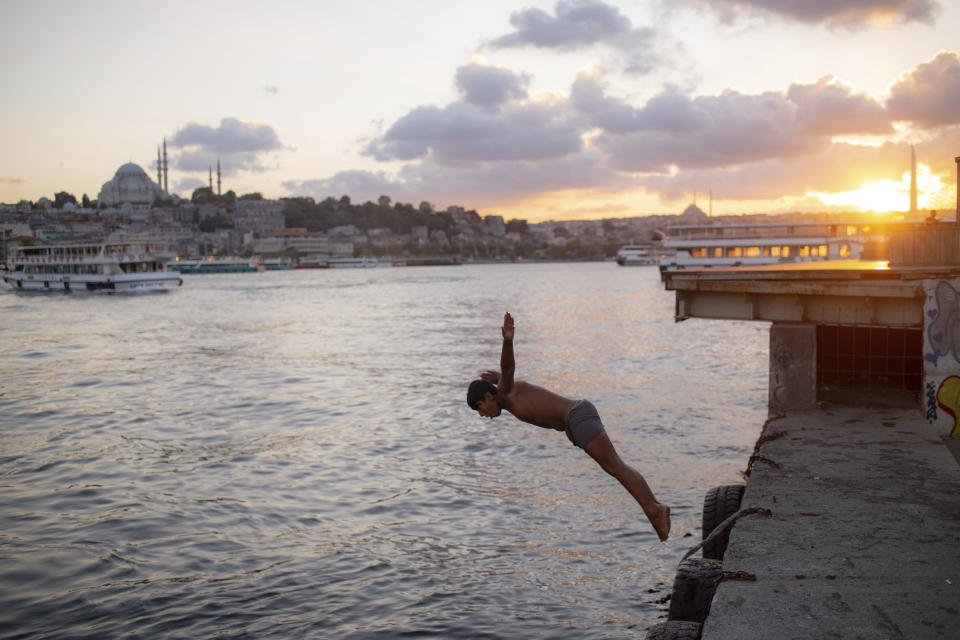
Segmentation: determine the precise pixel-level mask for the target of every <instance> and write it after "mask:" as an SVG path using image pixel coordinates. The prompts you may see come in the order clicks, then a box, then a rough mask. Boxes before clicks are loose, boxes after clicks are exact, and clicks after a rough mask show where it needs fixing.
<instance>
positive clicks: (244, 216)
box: [233, 200, 286, 235]
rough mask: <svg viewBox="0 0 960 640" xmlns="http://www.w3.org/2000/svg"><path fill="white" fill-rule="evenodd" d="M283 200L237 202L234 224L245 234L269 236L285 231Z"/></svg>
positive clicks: (234, 211) (234, 210)
mask: <svg viewBox="0 0 960 640" xmlns="http://www.w3.org/2000/svg"><path fill="white" fill-rule="evenodd" d="M283 207H284V203H283V201H282V200H237V202H236V204H234V208H233V224H234V226H235V227H236V229H237V230H238V231H241V232H243V233H257V234H261V235H262V234H267V233H270V232H272V231H275V230H277V229H283V228H284V227H285V226H286V222H285V219H284V216H283Z"/></svg>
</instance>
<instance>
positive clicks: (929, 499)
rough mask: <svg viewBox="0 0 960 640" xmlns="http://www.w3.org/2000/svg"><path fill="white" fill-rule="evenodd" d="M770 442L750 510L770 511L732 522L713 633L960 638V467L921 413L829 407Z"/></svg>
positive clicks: (709, 631)
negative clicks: (767, 513)
mask: <svg viewBox="0 0 960 640" xmlns="http://www.w3.org/2000/svg"><path fill="white" fill-rule="evenodd" d="M760 441H761V444H760V445H759V447H758V450H757V452H756V453H757V454H758V455H757V456H755V457H754V458H752V464H751V466H752V470H751V475H750V477H749V480H748V482H747V488H746V491H745V493H744V496H743V501H742V505H741V506H742V507H743V508H746V507H750V506H759V507H764V508H766V509H769V510H770V512H771V513H772V515H771V516H769V517H768V516H764V515H752V516H748V517H745V518H742V519H741V520H739V521H738V522H737V523H736V525H735V526H734V527H733V529H732V530H731V533H730V543H729V546H728V547H727V551H726V555H725V556H724V559H723V571H724V573H725V575H726V576H728V579H725V580H723V581H722V582H721V583H720V584H719V586H718V587H717V591H716V594H715V596H714V598H713V604H712V608H711V611H710V615H709V616H708V617H707V619H706V622H705V623H704V625H703V630H702V638H703V640H749V639H752V638H758V639H760V638H777V639H778V640H787V639H792V638H804V639H808V638H817V639H823V638H843V639H844V640H851V639H855V638H861V639H863V640H868V639H869V640H881V639H887V638H891V639H893V638H910V639H923V638H957V637H960V464H958V462H957V459H956V458H955V457H954V455H953V454H951V452H950V450H949V449H948V446H947V442H946V440H945V438H944V437H943V435H942V434H941V433H938V432H937V430H935V429H934V428H933V427H932V426H931V425H930V424H928V423H927V422H926V420H925V419H924V416H923V414H922V413H921V412H920V411H918V410H917V409H916V408H913V409H897V408H889V409H887V408H856V407H849V406H845V407H839V406H838V407H834V408H831V407H830V406H829V405H826V406H822V407H821V408H819V409H817V410H812V411H807V412H795V413H791V414H789V415H787V416H784V417H782V418H779V419H772V420H771V421H770V422H768V423H767V425H766V428H765V430H764V433H763V435H762V437H761V440H760ZM734 572H743V573H741V574H736V573H734ZM752 576H755V580H753V579H750V577H752Z"/></svg>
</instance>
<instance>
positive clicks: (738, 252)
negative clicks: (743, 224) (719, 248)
mask: <svg viewBox="0 0 960 640" xmlns="http://www.w3.org/2000/svg"><path fill="white" fill-rule="evenodd" d="M742 255H743V249H741V248H740V247H730V248H729V249H727V257H728V258H739V257H740V256H742Z"/></svg>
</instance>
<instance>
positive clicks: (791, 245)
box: [660, 222, 885, 271]
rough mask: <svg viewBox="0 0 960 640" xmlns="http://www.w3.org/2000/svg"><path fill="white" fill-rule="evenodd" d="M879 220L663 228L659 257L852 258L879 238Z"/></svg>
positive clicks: (704, 261)
mask: <svg viewBox="0 0 960 640" xmlns="http://www.w3.org/2000/svg"><path fill="white" fill-rule="evenodd" d="M880 226H881V225H878V224H873V225H871V224H868V223H861V222H857V223H841V222H793V223H790V222H783V223H780V222H774V223H756V224H725V225H680V226H674V227H668V228H667V230H666V231H667V232H666V236H665V238H664V240H663V246H664V248H665V249H668V250H673V251H675V252H676V254H675V255H673V256H670V257H665V258H663V259H662V260H660V269H661V271H663V270H667V269H692V268H696V269H702V268H710V267H738V266H750V265H761V264H774V263H780V262H815V261H825V260H848V259H850V260H856V259H858V258H861V257H865V256H864V255H863V254H864V250H865V248H867V247H870V246H873V245H875V244H876V243H877V242H881V241H882V240H883V238H885V235H884V234H883V231H882V230H881V229H880V228H879V227H880Z"/></svg>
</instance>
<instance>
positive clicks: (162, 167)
mask: <svg viewBox="0 0 960 640" xmlns="http://www.w3.org/2000/svg"><path fill="white" fill-rule="evenodd" d="M161 184H162V185H163V186H162V187H161V186H160V185H161ZM168 193H169V192H168V191H167V140H166V138H164V140H163V156H162V157H161V155H160V147H157V181H156V182H154V181H153V180H151V179H150V176H148V175H147V172H146V171H144V170H143V168H142V167H141V166H140V165H138V164H134V163H133V162H128V163H127V164H125V165H123V166H121V167H120V168H119V169H117V172H116V173H115V174H114V176H113V179H112V180H108V181H107V182H104V183H103V186H102V187H100V195H99V196H98V201H99V204H100V206H101V207H119V206H121V205H124V204H127V203H129V204H130V205H132V206H134V207H149V206H151V205H152V204H153V203H154V202H155V201H156V199H157V198H165V197H167V196H168Z"/></svg>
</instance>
